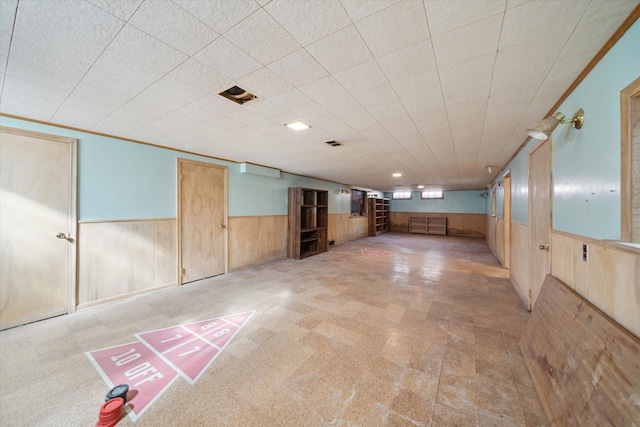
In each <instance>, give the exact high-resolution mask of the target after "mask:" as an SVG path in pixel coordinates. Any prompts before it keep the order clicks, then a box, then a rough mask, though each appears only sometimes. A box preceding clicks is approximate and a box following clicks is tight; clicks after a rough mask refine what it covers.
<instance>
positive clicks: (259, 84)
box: [239, 67, 292, 98]
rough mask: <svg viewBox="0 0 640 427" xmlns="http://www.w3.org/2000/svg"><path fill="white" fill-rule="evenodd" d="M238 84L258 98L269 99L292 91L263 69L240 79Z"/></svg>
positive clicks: (269, 71)
mask: <svg viewBox="0 0 640 427" xmlns="http://www.w3.org/2000/svg"><path fill="white" fill-rule="evenodd" d="M239 82H240V85H241V86H242V88H243V89H245V90H248V91H249V92H251V93H253V94H254V95H256V96H258V97H260V98H269V97H271V96H273V95H277V94H279V93H283V92H287V91H288V90H290V89H292V87H291V85H290V84H289V83H287V82H286V81H284V80H283V79H281V78H280V77H279V76H278V75H277V74H276V73H274V72H273V71H271V70H269V69H268V68H265V67H262V68H260V69H259V70H256V71H254V72H253V73H251V74H249V75H247V76H245V77H243V78H241V79H240V80H239Z"/></svg>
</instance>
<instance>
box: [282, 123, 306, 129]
mask: <svg viewBox="0 0 640 427" xmlns="http://www.w3.org/2000/svg"><path fill="white" fill-rule="evenodd" d="M287 126H288V127H290V128H291V129H293V130H304V129H309V125H307V124H305V123H302V122H293V123H289V124H288V125H287Z"/></svg>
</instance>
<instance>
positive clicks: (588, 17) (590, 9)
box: [578, 0, 638, 28]
mask: <svg viewBox="0 0 640 427" xmlns="http://www.w3.org/2000/svg"><path fill="white" fill-rule="evenodd" d="M611 6H612V5H611V3H610V2H608V1H591V2H589V6H587V10H586V11H585V13H584V15H583V16H582V18H581V19H580V22H579V23H578V28H580V27H583V26H588V25H592V24H597V23H599V22H602V21H605V20H607V19H608V18H610V17H612V16H618V22H621V21H622V20H624V19H625V18H626V17H627V16H628V15H629V14H630V13H631V12H632V11H633V9H634V8H635V7H637V6H638V0H616V4H615V7H611ZM594 28H596V27H594Z"/></svg>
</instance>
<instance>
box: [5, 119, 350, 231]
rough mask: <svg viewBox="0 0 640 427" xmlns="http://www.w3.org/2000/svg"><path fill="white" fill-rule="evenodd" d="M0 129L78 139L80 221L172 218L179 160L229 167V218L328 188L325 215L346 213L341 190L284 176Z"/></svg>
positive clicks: (276, 208)
mask: <svg viewBox="0 0 640 427" xmlns="http://www.w3.org/2000/svg"><path fill="white" fill-rule="evenodd" d="M0 125H2V126H7V127H13V128H19V129H25V130H31V131H35V132H43V133H49V134H53V135H60V136H67V137H71V138H76V139H78V219H79V220H110V219H144V218H175V217H176V215H177V184H176V182H177V181H176V174H177V172H176V168H177V159H178V158H184V159H190V160H198V161H202V162H207V163H212V164H219V165H224V166H227V167H228V168H229V200H228V201H229V211H228V213H229V216H253V215H286V214H287V188H288V187H295V186H303V187H309V188H317V189H321V190H329V195H330V196H329V212H330V213H346V214H348V213H349V210H350V206H349V201H350V199H349V196H347V195H344V194H341V193H340V189H342V188H344V186H342V185H339V184H335V183H330V182H327V181H321V180H317V179H312V178H306V177H301V176H297V175H292V174H286V173H283V174H281V175H280V178H268V177H264V176H257V175H251V174H241V173H240V164H238V163H233V162H227V161H222V160H216V159H210V158H207V157H201V156H194V155H190V154H185V153H181V152H178V151H174V150H169V149H163V148H159V147H153V146H149V145H143V144H135V143H131V142H127V141H123V140H119V139H116V138H108V137H103V136H98V135H93V134H89V133H85V132H79V131H73V130H69V129H64V128H59V127H55V126H48V125H43V124H39V123H32V122H28V121H23V120H17V119H12V118H8V117H0Z"/></svg>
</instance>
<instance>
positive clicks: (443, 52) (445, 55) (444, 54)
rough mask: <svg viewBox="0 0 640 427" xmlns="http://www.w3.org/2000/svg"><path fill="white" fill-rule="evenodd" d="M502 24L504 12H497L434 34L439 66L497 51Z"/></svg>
mask: <svg viewBox="0 0 640 427" xmlns="http://www.w3.org/2000/svg"><path fill="white" fill-rule="evenodd" d="M501 24H502V14H496V15H491V16H489V17H487V18H484V19H482V20H479V21H476V22H473V23H471V24H469V25H465V26H464V27H459V28H457V29H455V30H452V31H449V32H447V33H442V34H439V35H436V36H434V37H433V39H432V43H433V50H434V52H435V56H436V60H437V61H438V66H440V67H441V66H444V65H448V64H453V63H456V62H459V61H463V60H465V59H468V58H473V57H476V56H479V55H483V54H485V53H490V52H496V51H497V50H498V40H499V38H500V28H501Z"/></svg>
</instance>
